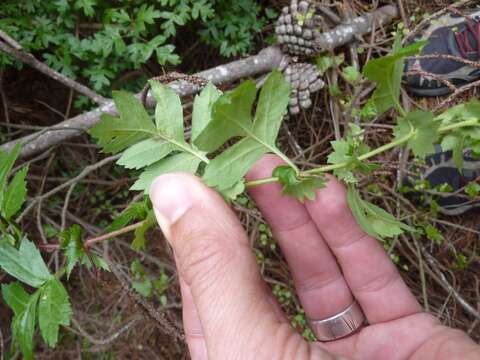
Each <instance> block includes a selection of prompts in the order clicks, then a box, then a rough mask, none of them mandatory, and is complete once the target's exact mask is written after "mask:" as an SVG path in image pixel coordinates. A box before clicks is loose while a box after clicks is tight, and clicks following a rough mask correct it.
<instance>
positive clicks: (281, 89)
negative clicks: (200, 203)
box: [204, 71, 290, 195]
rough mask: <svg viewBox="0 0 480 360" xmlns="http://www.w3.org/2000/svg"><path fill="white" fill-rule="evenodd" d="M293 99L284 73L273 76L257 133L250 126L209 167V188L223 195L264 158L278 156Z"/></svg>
mask: <svg viewBox="0 0 480 360" xmlns="http://www.w3.org/2000/svg"><path fill="white" fill-rule="evenodd" d="M289 96H290V85H289V84H288V83H287V82H286V81H285V79H284V78H283V76H282V74H281V73H279V72H278V71H274V72H272V73H271V74H270V75H269V76H268V77H267V79H266V80H265V83H264V85H263V87H262V90H261V92H260V96H259V100H258V105H257V110H256V113H255V120H254V123H253V129H250V125H248V129H246V130H245V131H244V134H243V136H245V138H244V139H242V140H240V141H239V142H238V143H236V144H235V145H233V146H231V147H230V148H228V149H227V150H226V151H224V152H223V153H222V154H220V155H219V156H217V157H216V158H215V159H213V160H212V161H211V162H210V163H209V164H208V165H207V167H206V169H205V174H204V180H205V182H206V183H207V185H209V186H211V187H216V188H217V189H218V190H219V191H223V190H226V189H230V188H232V187H234V186H235V184H237V183H238V182H239V181H240V180H241V179H242V178H243V177H244V176H245V174H246V173H247V172H248V170H249V169H250V168H251V167H252V166H253V165H254V164H255V163H256V162H257V161H258V160H259V159H260V158H261V157H262V155H264V154H266V153H268V152H278V150H276V147H275V140H276V138H277V136H278V131H279V128H280V125H281V123H282V119H283V116H284V114H285V112H286V109H287V106H288V101H289ZM231 121H235V120H234V119H231ZM230 195H231V194H230Z"/></svg>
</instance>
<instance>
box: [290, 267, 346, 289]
mask: <svg viewBox="0 0 480 360" xmlns="http://www.w3.org/2000/svg"><path fill="white" fill-rule="evenodd" d="M341 280H343V277H342V275H341V274H340V273H339V272H335V273H334V272H332V271H323V272H315V273H313V274H311V275H310V276H308V277H305V278H302V279H300V280H298V282H297V285H296V288H297V291H298V292H299V293H311V292H313V291H316V290H319V289H322V288H324V287H326V286H328V285H330V284H333V283H335V282H338V281H341Z"/></svg>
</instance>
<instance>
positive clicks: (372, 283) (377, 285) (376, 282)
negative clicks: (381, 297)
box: [355, 266, 401, 293]
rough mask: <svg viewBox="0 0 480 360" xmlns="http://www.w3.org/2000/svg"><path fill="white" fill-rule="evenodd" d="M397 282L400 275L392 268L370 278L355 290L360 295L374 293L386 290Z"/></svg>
mask: <svg viewBox="0 0 480 360" xmlns="http://www.w3.org/2000/svg"><path fill="white" fill-rule="evenodd" d="M398 280H401V278H400V275H399V274H398V273H397V271H396V270H395V268H394V267H393V266H392V267H390V268H389V270H388V271H385V272H382V273H380V274H378V275H377V276H375V277H373V278H370V279H369V280H368V281H367V282H364V283H363V284H360V285H359V286H357V288H356V289H355V290H356V291H358V292H362V293H375V292H377V291H380V290H383V289H386V288H388V287H389V286H391V285H392V284H394V283H395V282H396V281H398Z"/></svg>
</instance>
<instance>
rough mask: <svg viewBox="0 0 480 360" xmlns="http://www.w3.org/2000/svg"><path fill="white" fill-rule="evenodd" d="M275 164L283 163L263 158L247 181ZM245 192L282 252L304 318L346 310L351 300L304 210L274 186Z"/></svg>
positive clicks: (323, 242)
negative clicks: (258, 210) (251, 198)
mask: <svg viewBox="0 0 480 360" xmlns="http://www.w3.org/2000/svg"><path fill="white" fill-rule="evenodd" d="M279 165H284V164H283V162H282V161H281V160H280V159H279V158H278V157H276V156H273V155H266V156H264V157H263V158H262V159H261V160H260V161H258V162H257V163H256V164H255V166H254V167H253V169H252V170H251V171H250V172H249V174H248V175H247V179H248V180H254V179H260V178H265V177H269V176H271V174H272V171H273V169H275V168H276V167H277V166H279ZM249 193H250V194H251V195H252V197H253V199H254V200H255V202H256V204H257V205H258V207H259V208H260V210H261V211H262V213H263V215H264V216H265V219H266V220H267V222H268V224H269V225H270V227H271V229H272V233H273V234H274V237H275V239H276V240H277V242H278V244H279V245H280V248H281V249H282V252H283V254H284V256H285V258H286V260H287V262H288V264H289V267H290V270H291V272H292V277H293V280H294V283H295V288H296V291H297V294H298V297H299V299H300V302H301V303H302V306H303V308H304V310H305V313H306V315H307V316H308V318H310V319H313V320H320V319H324V318H327V317H330V316H332V315H335V314H338V313H339V312H341V311H343V310H344V309H346V308H347V307H348V306H349V305H350V304H351V303H352V301H353V298H352V294H351V292H350V289H349V288H348V285H347V283H346V281H345V279H344V277H343V275H342V272H341V271H340V268H339V266H338V264H337V262H336V260H335V257H334V256H333V255H332V253H331V251H330V249H329V248H328V246H327V244H326V243H325V241H324V239H323V238H322V235H321V234H320V232H319V231H318V229H317V227H316V225H315V224H314V222H313V221H312V219H311V217H310V215H309V214H308V212H307V210H306V208H305V207H304V206H303V205H302V204H301V203H299V202H298V201H296V200H294V199H292V198H289V197H286V196H283V195H282V194H281V186H280V185H279V184H278V183H274V184H268V185H262V186H260V187H254V188H251V189H249Z"/></svg>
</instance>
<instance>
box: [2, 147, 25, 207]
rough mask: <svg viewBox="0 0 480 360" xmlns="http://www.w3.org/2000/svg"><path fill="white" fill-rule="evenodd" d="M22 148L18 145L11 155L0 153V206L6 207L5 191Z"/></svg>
mask: <svg viewBox="0 0 480 360" xmlns="http://www.w3.org/2000/svg"><path fill="white" fill-rule="evenodd" d="M21 149H22V146H21V145H20V143H17V144H16V145H15V147H14V148H13V149H12V151H10V152H9V153H5V152H3V151H0V206H2V207H3V206H4V200H3V198H4V196H5V195H4V189H6V187H7V180H8V176H9V175H10V171H11V170H12V167H13V164H15V161H16V160H17V157H18V155H19V154H20V150H21Z"/></svg>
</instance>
